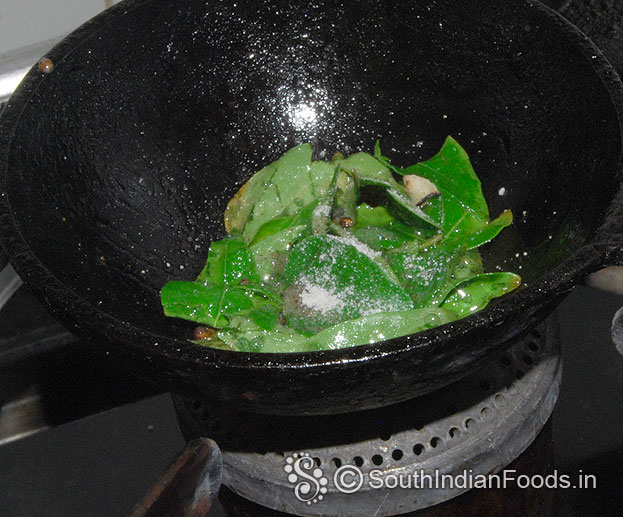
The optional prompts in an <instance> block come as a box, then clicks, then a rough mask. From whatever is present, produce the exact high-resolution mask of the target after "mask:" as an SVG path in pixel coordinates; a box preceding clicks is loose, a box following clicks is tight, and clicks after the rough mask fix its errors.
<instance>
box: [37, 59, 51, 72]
mask: <svg viewBox="0 0 623 517" xmlns="http://www.w3.org/2000/svg"><path fill="white" fill-rule="evenodd" d="M53 70H54V63H52V60H51V59H50V58H49V57H42V58H41V59H40V60H39V72H41V73H42V74H51V73H52V71H53Z"/></svg>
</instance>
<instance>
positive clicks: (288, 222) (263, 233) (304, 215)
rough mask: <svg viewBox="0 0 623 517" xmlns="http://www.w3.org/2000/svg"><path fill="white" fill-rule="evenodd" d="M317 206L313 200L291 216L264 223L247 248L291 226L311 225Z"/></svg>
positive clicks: (316, 202)
mask: <svg viewBox="0 0 623 517" xmlns="http://www.w3.org/2000/svg"><path fill="white" fill-rule="evenodd" d="M317 206H318V201H317V200H314V201H312V202H311V203H310V204H309V205H307V206H305V207H303V208H302V209H301V210H299V211H298V212H296V213H294V214H292V215H286V216H284V217H278V218H276V219H271V220H270V221H268V222H266V223H264V224H263V225H262V226H261V227H260V229H259V230H258V231H257V233H256V234H255V237H253V240H252V241H251V243H250V244H249V246H254V245H255V244H257V243H258V242H260V241H261V240H262V239H265V238H266V237H269V236H271V235H274V234H276V233H279V232H282V231H283V230H286V229H288V228H291V227H293V226H299V225H311V221H312V217H313V214H314V212H315V210H316V207H317Z"/></svg>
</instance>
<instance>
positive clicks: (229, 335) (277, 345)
mask: <svg viewBox="0 0 623 517" xmlns="http://www.w3.org/2000/svg"><path fill="white" fill-rule="evenodd" d="M218 337H219V339H220V340H221V341H222V342H223V343H225V344H226V345H227V346H228V347H229V349H230V350H236V351H241V352H263V353H290V352H306V351H309V349H310V348H309V347H310V343H309V341H308V339H307V338H306V337H305V336H302V335H301V334H299V333H297V332H296V331H294V330H293V329H291V328H288V327H286V326H284V325H280V324H277V325H275V327H274V328H273V329H272V330H270V331H267V330H265V329H263V328H261V327H260V326H258V325H257V324H256V323H255V322H253V321H250V320H248V319H246V318H242V317H240V316H234V317H233V318H232V320H231V325H230V327H228V328H226V329H223V330H220V331H219V332H218ZM206 344H208V345H209V346H213V345H212V344H211V343H206Z"/></svg>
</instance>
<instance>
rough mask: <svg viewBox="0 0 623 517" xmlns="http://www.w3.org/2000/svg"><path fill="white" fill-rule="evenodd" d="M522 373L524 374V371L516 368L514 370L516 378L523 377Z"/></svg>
mask: <svg viewBox="0 0 623 517" xmlns="http://www.w3.org/2000/svg"><path fill="white" fill-rule="evenodd" d="M524 375H526V373H525V372H524V371H523V370H517V371H516V372H515V377H516V378H517V380H519V379H523V376H524Z"/></svg>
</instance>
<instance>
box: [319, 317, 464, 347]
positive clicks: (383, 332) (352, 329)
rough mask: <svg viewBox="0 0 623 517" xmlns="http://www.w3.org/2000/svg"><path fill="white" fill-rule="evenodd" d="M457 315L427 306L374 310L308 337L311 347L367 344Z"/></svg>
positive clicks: (417, 329)
mask: <svg viewBox="0 0 623 517" xmlns="http://www.w3.org/2000/svg"><path fill="white" fill-rule="evenodd" d="M455 319H456V315H455V314H454V313H453V312H452V311H449V310H446V309H437V308H426V309H412V310H408V311H400V312H392V313H381V314H372V315H369V316H363V317H360V318H356V319H352V320H349V321H344V322H342V323H338V324H337V325H334V326H332V327H329V328H327V329H325V330H323V331H321V332H319V333H318V334H316V335H315V336H313V337H311V338H309V348H310V349H314V350H327V349H331V350H334V349H337V348H346V347H349V346H356V345H367V344H370V343H376V342H378V341H383V340H386V339H393V338H396V337H400V336H406V335H409V334H415V333H416V332H421V331H423V330H427V329H430V328H433V327H438V326H439V325H443V324H444V323H449V322H451V321H453V320H455Z"/></svg>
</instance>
